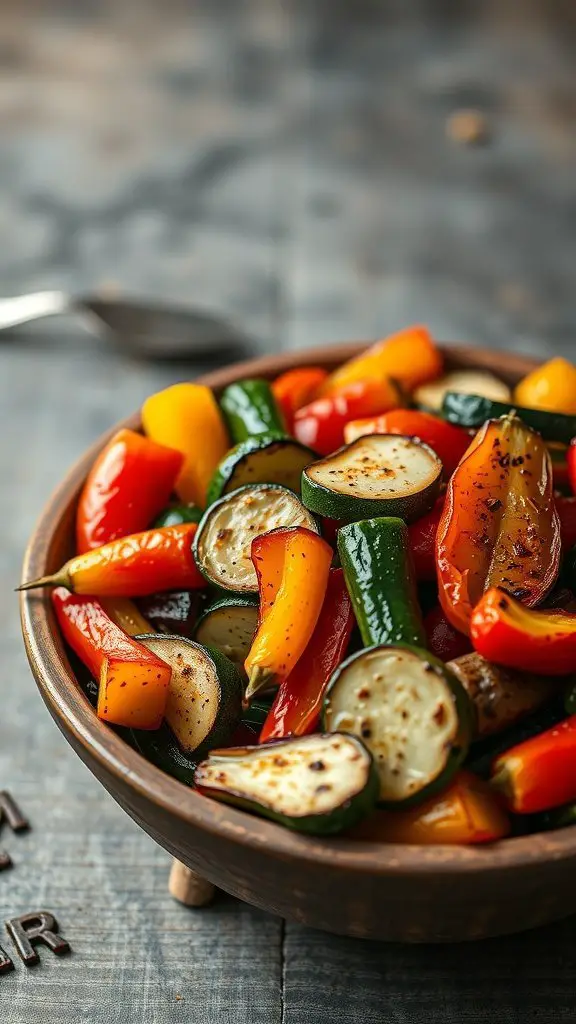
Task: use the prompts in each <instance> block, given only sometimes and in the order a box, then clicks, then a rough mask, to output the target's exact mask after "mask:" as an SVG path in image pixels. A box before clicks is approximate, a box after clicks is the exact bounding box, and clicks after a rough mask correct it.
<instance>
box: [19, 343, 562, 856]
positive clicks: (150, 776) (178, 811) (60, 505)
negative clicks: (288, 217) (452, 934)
mask: <svg viewBox="0 0 576 1024" xmlns="http://www.w3.org/2000/svg"><path fill="white" fill-rule="evenodd" d="M365 344H366V342H364V343H358V342H355V343H345V344H339V345H326V346H323V347H320V348H312V349H304V350H295V351H289V352H283V353H280V354H276V355H272V356H264V357H262V358H259V359H253V360H248V361H244V362H241V363H234V364H231V365H229V366H227V367H225V368H223V369H221V370H217V371H215V372H213V373H209V374H205V375H203V376H202V377H198V378H196V379H197V380H199V381H201V382H203V383H206V384H208V385H210V386H211V387H214V388H219V387H222V386H223V385H225V384H227V383H229V382H230V381H231V380H233V379H234V380H236V379H240V378H241V377H248V376H272V375H274V374H277V373H278V372H281V371H283V370H285V369H289V368H291V367H293V366H296V365H300V366H301V365H313V364H319V365H322V364H328V365H331V364H336V363H338V362H340V361H342V360H344V359H347V358H349V357H350V355H352V354H355V353H356V352H358V351H361V349H362V348H363V347H364V346H365ZM442 348H443V351H444V352H445V354H446V355H447V356H448V357H453V358H454V357H455V358H456V359H457V361H458V363H461V362H462V361H464V363H466V364H467V365H469V366H471V367H482V368H483V369H496V370H498V371H499V372H500V373H501V374H503V375H504V376H507V377H508V378H510V379H513V378H515V377H517V376H518V375H520V374H522V373H525V372H527V370H529V369H530V368H532V367H533V366H534V365H536V363H537V360H536V359H534V358H532V357H529V356H522V355H518V354H516V353H502V352H497V351H494V350H490V349H483V348H478V349H476V348H471V347H469V346H459V345H446V346H442ZM138 423H139V420H138V416H137V415H136V414H135V415H133V416H132V417H129V418H128V419H126V420H124V421H123V422H122V423H120V424H118V423H117V424H115V425H114V426H113V427H112V428H111V429H110V430H109V431H107V432H106V433H105V434H104V435H103V436H101V437H100V438H99V439H98V440H97V441H96V442H95V443H94V444H93V445H91V446H90V448H89V449H88V450H87V451H86V452H84V454H83V455H82V456H81V457H80V458H79V459H78V460H77V462H76V463H75V464H74V465H73V466H72V468H71V469H70V470H69V471H68V473H67V474H66V476H65V477H64V479H63V481H62V482H61V483H60V484H59V486H58V487H57V488H56V490H55V491H54V493H53V494H52V496H51V498H50V499H49V501H48V502H47V504H46V506H45V508H44V510H43V511H42V513H41V516H40V518H39V521H38V523H37V525H36V527H35V529H34V531H33V534H32V536H31V538H30V541H29V544H28V546H27V549H26V553H25V557H24V563H23V569H22V578H23V580H26V579H31V578H35V577H38V576H42V575H44V573H45V572H46V571H50V569H51V568H52V567H51V566H49V565H47V562H48V559H49V554H50V549H51V545H52V542H53V539H54V536H55V532H56V530H57V528H58V526H59V524H60V522H61V521H62V519H63V517H64V516H65V513H66V511H67V509H69V507H70V505H71V503H72V502H73V501H74V499H75V496H76V494H77V492H78V489H79V487H80V485H81V483H82V481H83V479H84V477H85V476H86V472H87V469H88V467H89V465H90V463H91V462H92V460H93V459H94V457H95V455H96V453H97V452H98V451H99V450H100V448H101V447H102V445H103V444H104V443H105V442H106V440H107V439H108V438H109V437H110V436H111V435H112V434H113V433H114V432H115V431H116V430H117V429H118V428H119V427H120V426H132V427H134V426H138ZM20 613H21V623H22V632H23V636H24V642H25V646H26V653H27V655H28V660H29V662H30V666H31V668H32V672H33V674H34V677H35V679H36V682H37V685H38V688H39V690H40V693H41V695H42V698H43V699H44V701H45V703H46V704H47V706H48V708H49V710H50V712H51V714H52V715H53V717H54V718H55V720H56V722H57V723H58V724H59V726H60V728H61V729H62V731H63V732H64V733H65V734H67V735H68V736H70V735H71V736H73V737H74V740H75V744H74V745H75V746H77V747H78V748H79V749H81V750H82V751H83V752H85V753H86V758H85V760H86V762H87V763H88V764H90V761H91V760H92V759H95V760H96V761H97V762H98V763H99V765H100V767H101V768H102V769H103V771H104V772H105V773H107V774H111V775H112V776H115V777H116V779H117V780H118V781H120V782H124V783H127V784H128V785H130V786H131V787H133V788H134V790H136V791H138V792H139V793H140V795H141V796H143V797H144V798H145V799H146V800H148V801H149V802H150V803H151V804H152V805H155V806H156V808H157V809H159V810H162V811H164V812H168V813H169V814H170V815H171V816H174V817H176V818H178V819H179V820H180V822H181V824H182V827H183V828H186V827H191V828H192V829H194V828H197V829H200V830H203V831H205V832H207V833H211V834H213V835H219V836H221V837H222V838H225V839H227V840H228V841H232V842H236V843H238V844H240V845H243V846H249V847H258V848H262V847H264V848H265V849H266V850H267V851H269V852H270V853H271V854H274V855H275V856H276V857H277V858H279V859H297V860H299V861H302V862H310V861H313V862H316V863H323V862H326V863H328V862H329V863H330V864H331V866H333V867H336V866H337V867H340V868H342V869H346V870H349V871H351V872H354V871H362V872H369V873H372V874H374V875H420V874H427V875H433V874H434V873H445V872H450V873H453V874H470V873H472V874H474V873H485V872H490V871H502V870H503V869H504V870H507V869H509V870H511V871H517V870H521V869H523V868H526V869H527V868H529V867H531V866H532V865H533V864H534V863H544V862H554V861H561V860H562V861H563V860H570V859H572V858H576V828H570V827H568V828H565V829H562V830H558V831H556V832H548V833H538V834H536V835H529V836H522V837H515V838H510V839H506V840H504V841H502V842H498V843H494V844H491V845H488V846H485V847H482V846H479V847H458V846H417V845H414V846H408V845H400V844H381V843H374V842H367V841H359V840H351V839H346V838H330V837H327V838H326V839H323V838H321V837H308V836H304V835H301V834H299V833H297V832H291V831H289V830H288V829H285V828H282V827H281V826H280V825H277V824H275V823H273V822H271V821H267V820H265V819H261V818H257V817H254V816H252V815H249V814H247V813H246V812H244V811H241V810H238V809H236V808H234V807H230V806H227V805H225V804H220V803H217V802H216V801H214V800H210V799H207V798H206V797H203V796H201V795H200V794H199V793H197V792H195V791H194V790H192V789H188V788H187V787H186V786H185V785H184V784H183V783H181V782H179V781H177V780H176V779H173V778H172V777H171V776H169V775H167V774H166V773H165V772H163V771H162V770H161V769H160V768H157V767H156V766H155V765H153V764H152V763H151V762H149V761H147V760H146V759H145V758H144V757H143V756H142V755H140V754H139V753H138V752H137V751H135V750H134V749H132V747H130V746H129V745H128V744H127V743H126V742H125V741H124V740H123V739H122V738H121V737H120V736H119V735H117V734H116V733H115V732H113V731H112V730H111V729H110V728H108V726H106V725H105V724H104V723H103V722H100V721H99V720H98V719H97V717H96V715H95V714H94V711H93V709H92V707H91V706H90V704H89V703H88V701H87V700H86V699H85V698H84V697H83V695H82V694H81V692H80V690H79V687H78V685H77V681H76V677H75V675H74V672H73V670H72V668H71V665H70V662H69V660H68V657H67V654H66V651H65V649H64V644H63V641H62V639H61V637H60V635H59V631H58V629H57V627H56V623H55V620H54V617H53V613H52V608H51V604H50V601H49V598H48V596H47V595H46V594H45V593H40V594H39V593H37V592H31V593H21V594H20Z"/></svg>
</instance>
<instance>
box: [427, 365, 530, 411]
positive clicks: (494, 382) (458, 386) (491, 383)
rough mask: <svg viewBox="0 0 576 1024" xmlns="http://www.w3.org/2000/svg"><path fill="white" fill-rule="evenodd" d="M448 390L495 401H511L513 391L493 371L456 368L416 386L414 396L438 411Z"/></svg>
mask: <svg viewBox="0 0 576 1024" xmlns="http://www.w3.org/2000/svg"><path fill="white" fill-rule="evenodd" d="M448 391H459V392H460V393H461V394H463V395H482V397H483V398H489V399H491V400H492V401H494V402H509V401H510V399H511V398H512V393H511V391H510V388H509V387H508V385H507V384H505V383H504V381H503V380H500V378H499V377H495V376H494V374H493V373H486V372H485V371H482V370H454V372H453V373H448V374H446V376H445V377H441V378H440V380H433V381H429V382H428V384H421V385H420V387H419V388H416V391H415V392H414V395H413V398H414V400H415V401H416V402H417V403H418V405H421V406H422V407H423V408H426V409H429V410H430V412H438V411H439V410H440V409H441V408H442V402H443V401H444V396H445V395H446V394H447V392H448Z"/></svg>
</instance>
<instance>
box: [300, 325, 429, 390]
mask: <svg viewBox="0 0 576 1024" xmlns="http://www.w3.org/2000/svg"><path fill="white" fill-rule="evenodd" d="M442 368H443V358H442V353H441V352H440V351H439V350H438V348H437V347H436V345H435V344H434V342H433V340H432V337H431V335H430V332H429V330H428V329H427V328H426V327H407V328H406V329H405V330H404V331H399V332H398V334H392V335H390V337H388V338H383V339H382V340H381V341H377V342H376V343H375V344H374V345H371V346H370V348H368V349H366V351H365V352H362V353H361V355H359V356H355V358H354V359H350V360H349V361H348V362H347V363H344V365H343V366H340V367H339V369H337V370H335V371H334V373H331V374H330V376H329V377H328V379H327V380H326V381H325V382H324V384H323V385H322V387H321V388H320V395H321V396H326V395H332V394H333V393H334V392H335V391H337V390H339V389H340V388H342V387H346V386H347V385H348V384H354V383H356V381H359V380H384V379H385V378H386V377H392V378H393V379H394V380H397V381H399V383H400V384H401V385H402V386H403V387H404V388H406V390H408V391H412V390H413V389H414V388H416V387H418V386H419V385H420V384H425V383H426V381H429V380H434V379H435V378H436V377H439V376H440V374H441V373H442Z"/></svg>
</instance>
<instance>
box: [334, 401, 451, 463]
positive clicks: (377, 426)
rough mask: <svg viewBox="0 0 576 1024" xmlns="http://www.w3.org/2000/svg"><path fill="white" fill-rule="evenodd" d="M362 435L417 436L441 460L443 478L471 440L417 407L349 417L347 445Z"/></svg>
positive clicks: (448, 424) (346, 436)
mask: <svg viewBox="0 0 576 1024" xmlns="http://www.w3.org/2000/svg"><path fill="white" fill-rule="evenodd" d="M363 434H403V435H404V436H405V437H417V438H419V439H420V440H421V441H424V443H425V444H428V445H430V447H431V448H432V451H435V452H436V454H437V455H438V456H439V458H440V459H442V464H443V466H444V474H445V476H447V477H448V476H451V475H452V473H453V472H454V470H455V469H456V466H457V465H458V463H459V462H460V459H461V458H462V456H463V455H464V452H465V451H466V449H467V448H468V447H469V445H470V441H471V437H470V435H469V434H468V433H467V432H466V431H465V430H462V428H461V427H456V426H454V425H453V424H452V423H447V422H446V420H441V419H440V417H439V416H432V415H431V414H430V413H427V412H418V410H417V409H393V410H392V411H391V412H385V413H383V415H381V416H375V417H373V418H372V419H366V420H353V421H352V423H348V424H347V426H346V428H345V431H344V435H345V438H346V443H347V444H350V443H351V442H352V441H355V440H356V438H357V437H362V435H363Z"/></svg>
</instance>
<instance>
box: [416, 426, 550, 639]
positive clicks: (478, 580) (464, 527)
mask: <svg viewBox="0 0 576 1024" xmlns="http://www.w3.org/2000/svg"><path fill="white" fill-rule="evenodd" d="M560 549H561V546H560V523H559V520H558V514H557V512H556V506H555V503H554V494H553V485H552V467H551V463H550V455H549V453H548V450H547V448H546V446H545V444H544V442H543V441H542V438H541V437H540V435H539V434H537V433H536V432H535V431H534V430H531V429H530V427H528V426H526V424H525V423H523V421H522V420H520V419H518V417H517V416H515V415H508V416H503V417H502V418H501V419H499V420H489V421H488V422H487V423H485V424H484V426H483V427H482V428H481V429H480V430H479V432H478V434H477V435H476V437H475V438H474V440H473V442H472V444H471V445H470V447H469V449H468V451H467V453H466V455H465V457H464V458H463V459H462V461H461V463H460V465H459V466H458V468H457V470H456V471H455V473H453V475H452V477H451V478H450V480H449V482H448V488H447V491H446V503H445V505H444V511H443V513H442V517H441V519H440V524H439V527H438V533H437V535H436V565H437V570H438V587H439V597H440V604H441V605H442V607H443V609H444V612H445V613H446V616H447V618H448V619H449V620H450V622H451V623H452V625H453V626H455V627H456V628H457V629H459V630H460V631H461V632H463V633H468V632H469V631H470V616H471V614H472V609H473V607H474V605H475V604H477V602H478V601H479V600H480V598H481V597H482V594H483V593H484V591H485V590H488V589H489V588H490V587H502V588H503V589H504V590H507V591H508V592H509V593H511V594H513V596H515V597H517V598H518V599H519V600H522V602H523V603H524V604H526V605H528V606H529V607H530V606H532V605H535V604H538V602H539V601H541V600H542V598H543V597H544V596H545V595H546V594H547V593H548V591H549V590H550V588H551V587H552V586H553V584H554V582H555V580H556V577H557V576H558V569H559V566H560Z"/></svg>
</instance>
